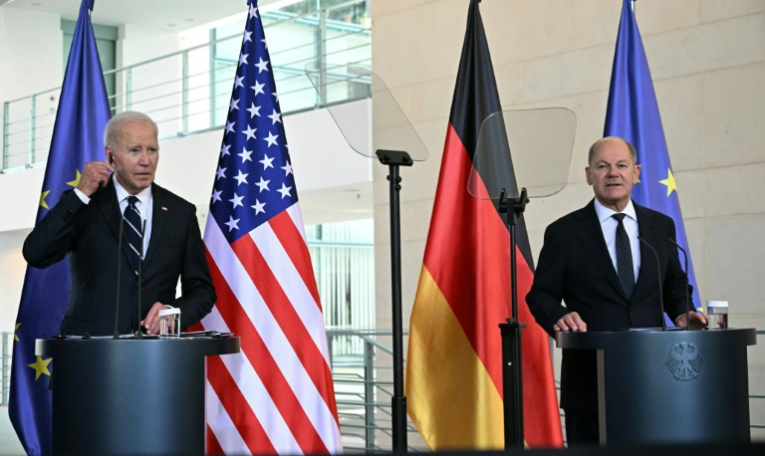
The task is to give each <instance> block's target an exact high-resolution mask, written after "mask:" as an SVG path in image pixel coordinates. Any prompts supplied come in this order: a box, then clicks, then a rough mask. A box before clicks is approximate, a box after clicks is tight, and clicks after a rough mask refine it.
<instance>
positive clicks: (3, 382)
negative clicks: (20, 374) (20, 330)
mask: <svg viewBox="0 0 765 456" xmlns="http://www.w3.org/2000/svg"><path fill="white" fill-rule="evenodd" d="M0 353H2V358H0V405H5V404H7V403H8V396H9V395H10V394H11V354H12V353H13V333H12V332H3V333H0Z"/></svg>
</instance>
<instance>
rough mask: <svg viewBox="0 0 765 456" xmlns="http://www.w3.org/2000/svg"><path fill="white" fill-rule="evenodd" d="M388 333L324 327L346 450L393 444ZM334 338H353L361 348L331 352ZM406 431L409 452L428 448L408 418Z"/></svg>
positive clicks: (381, 448)
mask: <svg viewBox="0 0 765 456" xmlns="http://www.w3.org/2000/svg"><path fill="white" fill-rule="evenodd" d="M404 334H405V335H406V334H408V333H407V332H404ZM392 335H393V332H392V331H390V330H388V331H374V330H369V331H364V330H350V329H328V330H327V339H328V342H329V349H330V359H331V363H332V378H333V382H334V385H335V398H336V400H337V413H338V418H339V420H340V433H341V435H342V440H343V449H344V450H345V451H347V452H360V451H365V452H367V453H372V452H379V451H383V452H390V451H391V449H392V447H393V434H392V431H391V430H392V428H393V426H392V412H391V398H392V396H393V350H392V349H391V348H390V343H388V342H387V339H391V338H392ZM338 338H357V339H359V340H360V341H362V343H363V349H362V350H361V351H360V352H359V353H355V354H351V355H343V356H338V355H334V352H336V350H333V341H334V340H336V339H338ZM407 433H408V439H407V440H408V449H409V451H410V452H425V451H429V450H428V448H427V446H426V445H425V443H424V442H423V441H422V439H421V438H420V435H419V433H418V432H417V429H416V428H415V427H414V425H413V424H412V423H411V421H410V420H409V419H408V418H407Z"/></svg>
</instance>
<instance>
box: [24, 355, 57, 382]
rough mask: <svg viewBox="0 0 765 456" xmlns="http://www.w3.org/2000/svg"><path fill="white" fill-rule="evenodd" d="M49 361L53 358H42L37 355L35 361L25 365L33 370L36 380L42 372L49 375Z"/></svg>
mask: <svg viewBox="0 0 765 456" xmlns="http://www.w3.org/2000/svg"><path fill="white" fill-rule="evenodd" d="M51 361H53V358H48V359H42V358H40V357H39V356H38V357H37V361H35V362H33V363H32V364H27V366H29V367H31V368H32V369H34V370H35V381H36V380H38V379H39V378H40V376H41V375H42V374H45V375H47V376H48V377H50V371H49V370H48V364H50V362H51Z"/></svg>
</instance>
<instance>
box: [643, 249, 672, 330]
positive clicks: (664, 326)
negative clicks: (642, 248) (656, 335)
mask: <svg viewBox="0 0 765 456" xmlns="http://www.w3.org/2000/svg"><path fill="white" fill-rule="evenodd" d="M638 240H639V241H640V242H642V243H643V244H645V245H646V247H648V248H649V249H651V252H653V256H654V257H655V258H656V275H657V277H658V279H659V305H660V306H661V307H660V308H659V316H660V317H661V329H662V331H666V330H667V322H665V321H664V287H663V286H662V283H661V282H662V280H661V261H659V253H658V252H656V249H655V248H653V246H652V245H651V244H649V243H648V241H646V240H645V239H643V238H642V237H640V236H638Z"/></svg>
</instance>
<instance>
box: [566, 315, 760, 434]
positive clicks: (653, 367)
mask: <svg viewBox="0 0 765 456" xmlns="http://www.w3.org/2000/svg"><path fill="white" fill-rule="evenodd" d="M756 343H757V342H756V333H755V330H754V329H727V330H706V331H661V330H656V331H652V330H634V331H628V332H584V333H559V334H558V347H560V348H565V349H574V350H576V349H590V350H596V351H597V359H598V417H599V423H600V443H601V445H605V444H614V443H615V444H647V445H665V444H688V443H725V444H732V443H749V441H750V437H749V432H750V429H749V381H748V369H747V346H749V345H755V344H756ZM710 393H714V394H710ZM712 398H713V399H712Z"/></svg>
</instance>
